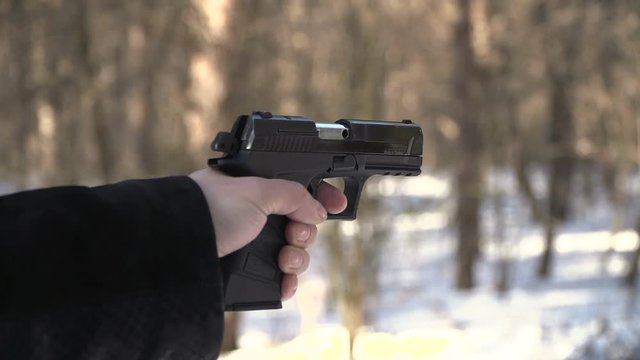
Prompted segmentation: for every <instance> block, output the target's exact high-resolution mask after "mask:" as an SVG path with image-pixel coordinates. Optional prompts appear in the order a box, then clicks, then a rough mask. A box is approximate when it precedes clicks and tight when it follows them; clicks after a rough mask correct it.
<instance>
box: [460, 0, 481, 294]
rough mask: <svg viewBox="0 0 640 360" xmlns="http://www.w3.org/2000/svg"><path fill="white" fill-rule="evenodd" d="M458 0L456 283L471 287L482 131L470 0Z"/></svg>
mask: <svg viewBox="0 0 640 360" xmlns="http://www.w3.org/2000/svg"><path fill="white" fill-rule="evenodd" d="M472 1H474V0H458V7H459V10H460V13H459V19H458V22H457V24H456V26H455V30H454V39H453V40H454V44H453V48H454V52H455V60H454V61H455V63H454V70H453V73H454V79H453V84H454V85H453V91H454V93H453V97H454V99H456V106H455V109H457V114H456V115H457V116H456V117H457V121H458V125H459V127H460V136H459V139H458V140H459V141H458V147H459V151H460V152H459V156H458V160H457V163H458V166H457V173H456V189H457V196H458V197H457V205H456V209H457V210H456V226H457V228H458V249H457V265H458V266H457V272H456V286H457V287H458V288H460V289H470V288H472V287H473V286H474V284H475V281H474V275H473V273H474V265H475V260H476V257H477V255H478V252H479V239H480V202H481V200H480V199H481V191H482V179H481V170H480V163H481V161H482V159H481V156H480V154H481V146H482V141H481V133H480V127H479V125H478V119H477V117H476V116H477V114H478V107H477V104H476V101H475V95H474V86H475V84H474V82H475V79H476V78H477V73H476V69H475V67H476V66H475V63H474V52H473V48H472V46H471V35H472V34H471V32H472V28H471V24H472V20H471V2H472Z"/></svg>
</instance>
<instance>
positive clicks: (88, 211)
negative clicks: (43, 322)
mask: <svg viewBox="0 0 640 360" xmlns="http://www.w3.org/2000/svg"><path fill="white" fill-rule="evenodd" d="M218 267H219V263H218V259H217V256H216V247H215V241H214V232H213V227H212V224H211V217H210V214H209V211H208V208H207V203H206V201H205V200H204V197H203V196H202V194H201V191H200V188H199V187H198V186H197V185H196V184H195V183H194V182H193V181H191V180H190V179H189V178H187V177H174V178H163V179H153V180H139V181H126V182H122V183H118V184H114V185H107V186H101V187H96V188H86V187H62V188H52V189H45V190H36V191H30V192H24V193H18V194H14V195H9V196H5V197H0V293H2V294H3V296H2V297H0V314H4V315H7V314H9V315H10V314H17V313H21V312H30V311H37V310H38V309H43V308H48V307H51V306H57V305H61V304H68V303H69V302H79V301H91V302H93V301H95V300H96V299H100V298H103V297H110V296H117V295H119V294H123V293H130V292H139V291H152V292H154V291H162V290H163V289H167V288H174V287H180V286H188V285H191V284H195V283H198V282H200V281H202V276H203V275H202V274H203V273H204V272H209V273H211V272H213V273H218V274H219V270H218ZM209 281H211V280H209ZM210 285H214V286H215V285H219V284H210Z"/></svg>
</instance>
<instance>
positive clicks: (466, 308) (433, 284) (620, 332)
mask: <svg viewBox="0 0 640 360" xmlns="http://www.w3.org/2000/svg"><path fill="white" fill-rule="evenodd" d="M534 180H535V181H534V184H533V185H534V188H535V189H536V190H537V191H538V192H539V193H542V191H543V190H544V189H543V187H544V176H543V175H540V174H535V176H534ZM450 183H451V182H450V181H449V178H448V177H447V176H446V175H437V176H429V175H423V176H420V177H415V178H402V179H398V178H385V179H383V180H381V181H379V182H377V184H376V185H375V186H374V187H369V189H368V191H370V192H372V193H374V194H377V195H380V196H382V197H383V199H384V201H385V206H386V207H387V208H388V209H389V211H391V212H392V213H396V214H399V215H397V216H395V217H394V221H393V225H392V226H393V230H392V231H391V233H392V236H391V239H390V240H389V241H388V242H386V243H385V248H384V251H383V254H384V260H383V261H382V264H383V265H382V272H381V274H380V276H379V281H380V284H381V286H380V288H381V293H380V294H379V298H378V299H377V301H376V302H375V304H376V307H375V309H374V310H373V313H374V314H375V316H374V319H373V321H372V323H371V324H369V325H368V326H367V328H366V329H363V331H362V332H361V333H360V335H359V336H358V337H357V339H356V341H355V344H354V357H355V358H356V359H423V358H424V359H583V358H584V359H634V358H640V355H638V354H640V352H639V350H640V349H639V348H640V300H638V299H637V297H636V291H635V290H628V289H625V288H624V287H623V286H621V277H622V276H623V275H624V274H625V272H626V270H627V258H628V256H629V254H630V252H631V251H632V250H633V249H635V247H636V246H637V243H638V239H637V236H636V235H635V233H634V232H632V231H629V230H626V231H623V232H621V233H618V234H615V236H612V235H611V234H610V233H609V228H610V222H611V217H612V213H613V211H612V210H611V208H610V206H609V205H608V203H607V202H606V200H605V199H604V195H602V196H597V197H596V199H595V200H594V202H593V204H590V205H589V206H586V204H581V207H580V208H577V209H576V216H575V217H574V218H573V219H571V220H570V221H568V222H567V223H565V224H563V225H562V226H561V227H560V229H559V233H560V235H559V236H558V237H557V240H556V245H555V250H556V251H555V259H554V262H553V270H552V277H551V279H549V280H548V281H540V280H538V279H537V278H536V276H535V273H536V272H535V271H536V266H537V262H538V257H539V256H540V254H541V252H542V249H543V234H542V230H541V229H540V227H539V226H538V225H537V224H535V223H533V222H532V221H531V219H530V218H531V216H530V214H529V210H528V205H527V204H526V203H525V202H524V201H523V200H522V199H521V198H520V197H519V196H517V190H516V184H515V181H514V180H513V177H512V176H511V175H510V174H509V173H507V172H502V173H501V172H495V173H494V174H491V175H490V177H489V180H488V184H487V189H488V191H489V192H498V193H500V194H502V195H504V198H503V202H502V203H501V209H502V213H503V214H504V215H503V218H502V219H499V218H498V217H496V212H495V204H493V203H491V202H490V201H485V205H484V208H483V210H482V211H483V231H484V234H485V238H484V239H483V241H484V242H483V245H482V249H483V254H482V259H481V261H480V263H479V264H478V266H477V269H476V273H477V284H478V286H477V287H476V288H475V289H474V290H472V291H468V292H459V291H456V290H454V289H452V286H451V284H453V280H454V279H453V277H454V274H455V264H454V261H453V259H454V257H455V245H456V244H455V236H454V233H453V230H452V226H451V220H450V214H451V213H452V210H453V204H452V201H451V199H452V197H451V196H450V194H451V191H452V190H451V188H450V186H449V184H450ZM637 194H638V192H635V193H634V194H633V196H634V198H635V197H637ZM631 203H634V201H632V202H631ZM406 208H411V209H416V208H417V209H422V210H424V211H423V212H420V213H415V212H414V213H407V214H402V213H400V212H401V211H402V210H403V209H406ZM631 210H633V211H635V209H631ZM633 211H630V212H633ZM634 215H635V213H632V214H631V215H630V217H629V219H631V216H634ZM629 219H628V221H627V225H630V220H629ZM346 228H347V230H349V229H351V231H354V229H353V227H349V226H347V227H346ZM499 230H500V231H499ZM501 234H502V235H501ZM496 236H498V237H499V236H503V237H504V239H502V241H501V242H498V241H496ZM319 241H322V235H321V234H320V237H319ZM312 256H313V257H314V261H313V264H312V269H311V270H310V271H309V272H310V275H305V276H303V277H302V279H301V288H300V289H299V294H298V295H297V297H298V299H301V300H298V301H296V300H292V301H288V302H287V303H285V304H284V309H283V310H279V311H263V312H252V313H245V314H243V317H242V321H241V333H242V335H241V346H242V347H243V348H244V349H243V350H242V351H245V355H246V354H247V353H246V351H253V354H255V352H256V351H257V352H259V353H260V354H262V355H263V357H262V358H266V357H267V355H268V356H271V357H270V358H273V359H282V358H291V359H294V358H295V359H297V358H308V359H338V358H345V357H343V356H346V355H345V350H344V349H343V348H341V346H346V344H347V343H346V342H345V340H344V339H345V338H344V336H346V332H345V330H344V329H343V328H342V327H340V325H339V324H340V321H339V319H338V315H337V314H336V311H335V309H333V308H330V307H326V305H325V301H324V300H325V297H326V291H325V290H322V291H316V290H314V289H320V288H323V289H326V287H327V285H326V280H325V279H324V277H323V271H324V270H323V267H324V266H325V265H324V264H323V259H324V256H325V255H324V254H322V247H321V246H316V247H315V248H314V249H313V251H312ZM504 259H507V261H508V263H509V266H510V268H509V269H510V273H509V277H508V278H509V283H510V290H509V291H508V292H507V293H505V294H503V295H498V294H497V292H496V291H495V283H496V281H497V280H496V279H497V269H498V263H499V262H501V261H504ZM305 283H308V284H312V285H309V286H306V288H305V286H304V284H305ZM314 291H315V292H316V293H315V294H314V295H312V296H311V298H313V297H314V296H315V299H316V300H315V301H316V303H317V306H318V309H319V310H318V311H317V313H318V314H317V315H315V319H314V321H316V322H317V323H318V325H317V327H315V328H313V326H311V330H309V329H308V328H309V326H308V322H309V320H308V315H305V316H302V318H301V315H300V308H301V307H302V308H303V309H307V308H308V307H309V305H308V301H307V300H305V299H308V298H309V296H308V295H305V294H306V293H307V292H311V293H313V292H314ZM299 302H300V303H301V304H302V305H300V306H299V304H298V303H299ZM303 302H304V303H303ZM305 311H306V312H308V310H305ZM301 319H304V321H305V322H306V323H307V325H302V328H303V329H304V331H303V332H302V334H300V333H301ZM312 322H313V321H312ZM292 339H293V340H292ZM311 339H315V340H311ZM321 339H324V341H323V340H321ZM336 339H342V340H336ZM314 341H315V342H314ZM277 344H284V345H277ZM314 344H315V345H314ZM319 344H324V345H323V346H324V348H323V347H322V345H319ZM327 346H328V348H327ZM333 347H336V348H333ZM329 348H331V349H330V350H327V349H329ZM251 349H252V350H251ZM266 349H270V350H266ZM283 349H284V350H283ZM242 351H240V352H237V353H235V354H233V355H232V356H230V357H229V358H230V359H241V358H252V357H251V356H248V355H247V356H248V357H244V356H243V355H242ZM634 351H635V353H634ZM636 356H637V357H636Z"/></svg>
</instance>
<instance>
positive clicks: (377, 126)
mask: <svg viewBox="0 0 640 360" xmlns="http://www.w3.org/2000/svg"><path fill="white" fill-rule="evenodd" d="M211 149H212V150H213V151H217V152H222V153H224V156H222V157H220V158H216V159H209V162H208V163H209V166H211V167H212V168H215V169H218V170H220V171H222V172H224V173H226V174H228V175H231V176H260V177H264V178H278V179H287V180H292V181H297V182H299V183H300V184H302V185H304V186H305V187H306V188H307V189H308V190H309V192H310V193H311V194H313V195H314V196H315V194H316V191H317V189H318V186H319V185H320V182H321V181H322V180H323V179H326V178H334V177H339V178H343V179H344V193H345V195H346V197H347V200H348V205H347V208H346V209H345V210H344V211H343V212H341V213H339V214H329V215H328V218H329V219H348V220H353V219H355V218H356V210H357V208H358V200H359V198H360V193H361V192H362V188H363V186H364V183H365V181H366V180H367V179H368V178H369V177H370V176H372V175H393V176H415V175H418V174H420V166H421V165H422V130H421V129H420V127H419V126H418V125H416V124H414V123H413V122H411V120H402V121H401V122H391V121H369V120H356V119H340V120H338V121H336V122H335V123H333V124H327V123H315V122H314V121H312V120H310V119H308V118H305V117H301V116H284V115H272V114H271V113H269V112H254V113H252V114H251V115H242V116H240V117H238V118H237V120H236V122H235V124H234V125H233V128H232V130H231V132H220V133H218V135H217V136H216V138H215V140H214V141H213V143H212V144H211ZM286 223H287V219H286V217H284V216H279V215H270V216H269V217H268V219H267V224H266V225H265V227H264V228H263V230H262V232H260V234H259V235H258V237H257V238H256V239H255V240H253V241H252V242H251V243H250V244H249V245H247V246H245V247H244V248H242V249H240V250H238V251H236V252H233V253H231V254H229V255H227V256H225V257H223V258H222V259H221V263H222V272H223V281H224V303H225V310H226V311H245V310H262V309H280V308H282V303H281V294H280V283H281V281H282V272H281V271H280V268H279V267H278V263H277V259H278V253H279V251H280V249H281V248H282V247H283V246H284V245H285V236H284V228H285V225H286Z"/></svg>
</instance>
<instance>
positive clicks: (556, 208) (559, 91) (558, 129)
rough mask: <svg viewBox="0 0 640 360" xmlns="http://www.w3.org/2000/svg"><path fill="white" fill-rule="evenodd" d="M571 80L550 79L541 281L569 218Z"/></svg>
mask: <svg viewBox="0 0 640 360" xmlns="http://www.w3.org/2000/svg"><path fill="white" fill-rule="evenodd" d="M569 61H570V60H569ZM568 76H569V75H568V74H565V75H563V76H559V75H557V74H552V76H551V91H550V92H549V96H550V103H551V127H550V131H549V140H550V141H549V142H550V144H551V149H552V159H551V164H550V170H549V197H548V201H549V208H548V216H547V218H546V224H545V247H544V251H543V255H542V258H541V260H540V263H539V266H538V277H539V278H547V277H548V276H549V274H550V271H551V265H552V261H553V243H554V238H555V233H556V227H557V224H558V223H559V222H560V221H563V220H565V219H566V218H567V216H568V212H569V199H570V196H571V178H572V173H573V166H574V155H573V139H574V124H573V111H572V101H571V97H570V96H571V95H570V91H571V90H570V89H569V88H570V86H572V85H571V82H570V79H569V78H568Z"/></svg>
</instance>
